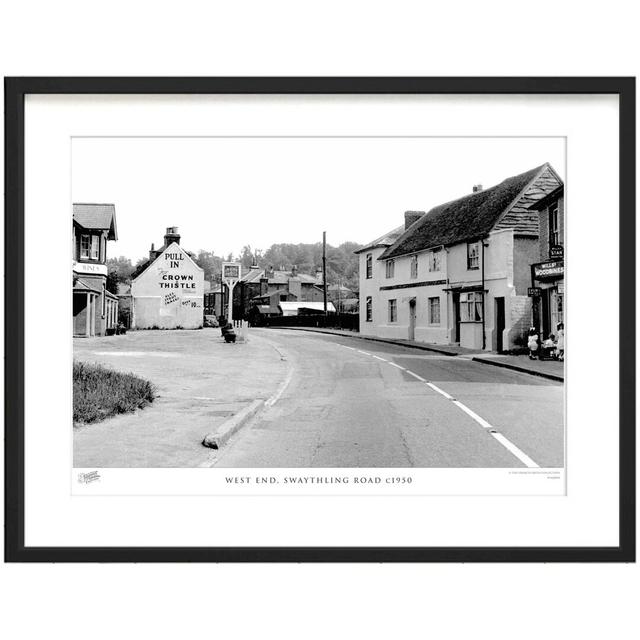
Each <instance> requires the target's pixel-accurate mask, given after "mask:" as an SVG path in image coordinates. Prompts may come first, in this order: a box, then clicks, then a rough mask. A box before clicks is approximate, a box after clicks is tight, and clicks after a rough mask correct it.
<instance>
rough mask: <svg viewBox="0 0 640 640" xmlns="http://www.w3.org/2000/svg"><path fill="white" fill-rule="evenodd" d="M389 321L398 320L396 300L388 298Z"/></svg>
mask: <svg viewBox="0 0 640 640" xmlns="http://www.w3.org/2000/svg"><path fill="white" fill-rule="evenodd" d="M389 322H398V301H397V300H389Z"/></svg>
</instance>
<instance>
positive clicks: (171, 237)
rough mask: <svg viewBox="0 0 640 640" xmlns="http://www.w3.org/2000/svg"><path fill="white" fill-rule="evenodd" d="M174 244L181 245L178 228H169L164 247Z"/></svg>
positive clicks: (165, 235)
mask: <svg viewBox="0 0 640 640" xmlns="http://www.w3.org/2000/svg"><path fill="white" fill-rule="evenodd" d="M172 242H175V243H176V244H180V234H179V233H178V227H167V233H165V234H164V246H165V247H168V246H169V245H170V244H171V243H172Z"/></svg>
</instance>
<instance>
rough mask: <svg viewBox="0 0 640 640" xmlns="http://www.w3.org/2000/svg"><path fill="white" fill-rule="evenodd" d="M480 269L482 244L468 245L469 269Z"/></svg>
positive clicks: (469, 243) (473, 243)
mask: <svg viewBox="0 0 640 640" xmlns="http://www.w3.org/2000/svg"><path fill="white" fill-rule="evenodd" d="M479 268H480V243H479V242H468V243H467V269H479Z"/></svg>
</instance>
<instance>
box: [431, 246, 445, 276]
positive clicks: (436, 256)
mask: <svg viewBox="0 0 640 640" xmlns="http://www.w3.org/2000/svg"><path fill="white" fill-rule="evenodd" d="M441 255H442V251H441V250H440V249H434V250H433V251H431V252H430V253H429V271H440V256H441Z"/></svg>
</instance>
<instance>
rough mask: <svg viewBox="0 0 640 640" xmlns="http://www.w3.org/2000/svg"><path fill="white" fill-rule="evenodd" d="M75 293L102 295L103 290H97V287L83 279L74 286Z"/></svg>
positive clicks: (78, 280)
mask: <svg viewBox="0 0 640 640" xmlns="http://www.w3.org/2000/svg"><path fill="white" fill-rule="evenodd" d="M73 292H74V293H96V294H100V293H102V289H96V288H95V285H91V284H89V283H88V282H87V281H86V280H83V279H82V278H78V279H77V280H76V282H75V284H74V285H73Z"/></svg>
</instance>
